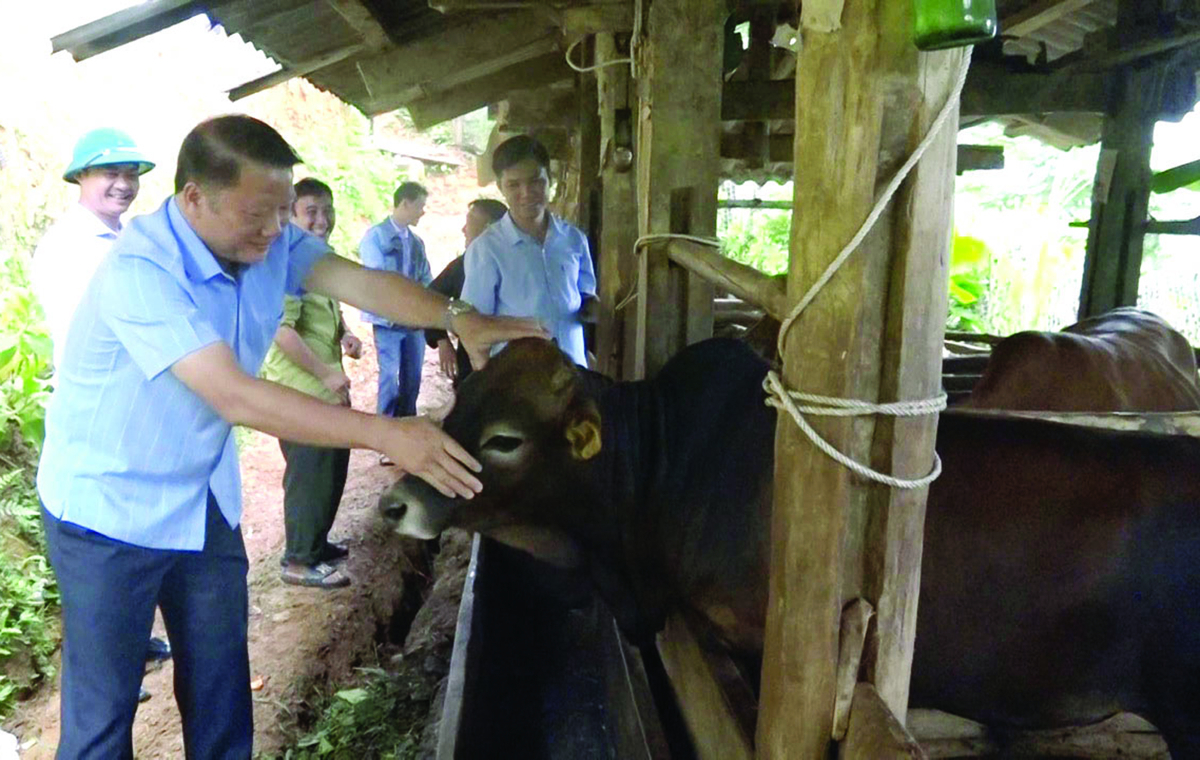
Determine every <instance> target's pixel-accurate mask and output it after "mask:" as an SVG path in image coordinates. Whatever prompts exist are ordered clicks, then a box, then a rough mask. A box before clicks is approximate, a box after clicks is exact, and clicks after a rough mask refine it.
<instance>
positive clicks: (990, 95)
mask: <svg viewBox="0 0 1200 760" xmlns="http://www.w3.org/2000/svg"><path fill="white" fill-rule="evenodd" d="M1111 89H1112V81H1111V75H1110V74H1109V73H1108V72H1098V71H1089V72H1073V73H1070V74H1063V73H1051V74H1035V73H1016V72H1013V71H1010V70H1009V69H1008V68H1007V67H1005V66H1003V65H1002V64H996V63H987V62H982V63H980V64H979V65H977V66H972V67H971V73H970V74H969V75H968V76H967V83H966V86H965V87H964V88H963V95H962V107H961V109H960V110H961V118H963V119H984V118H988V117H992V116H1012V115H1021V114H1044V113H1103V112H1104V110H1105V109H1106V108H1107V107H1108V103H1109V99H1110V92H1111Z"/></svg>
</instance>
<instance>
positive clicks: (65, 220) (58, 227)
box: [32, 127, 154, 367]
mask: <svg viewBox="0 0 1200 760" xmlns="http://www.w3.org/2000/svg"><path fill="white" fill-rule="evenodd" d="M153 168H154V162H153V161H151V160H149V159H148V158H146V156H145V154H143V153H142V151H141V150H140V149H139V148H138V146H137V144H136V143H135V142H134V141H133V138H132V137H130V136H129V135H127V134H126V133H124V132H122V131H121V130H119V129H113V128H111V127H101V128H100V129H93V130H92V131H90V132H88V133H87V134H85V135H84V136H83V137H81V138H79V141H78V142H76V143H75V150H74V152H73V154H72V156H71V163H70V165H69V166H67V170H66V171H65V172H63V179H65V180H66V181H67V182H71V183H73V184H76V185H79V202H78V203H77V204H76V205H74V206H72V207H71V208H70V209H69V210H68V211H67V213H66V214H64V215H63V217H62V218H61V219H59V220H58V221H57V222H56V223H55V224H54V226H52V227H51V228H50V229H49V230H47V231H46V234H45V235H44V236H43V237H42V240H41V242H39V243H38V247H37V250H36V251H35V253H34V256H33V273H32V277H33V290H34V293H35V295H37V298H38V300H39V301H41V303H42V311H44V312H45V314H46V325H47V327H49V329H50V338H51V340H53V342H54V365H55V366H56V367H57V366H58V365H59V364H60V363H61V359H62V352H63V346H64V344H65V343H66V337H67V328H68V327H69V326H70V324H71V317H72V316H73V315H74V313H75V307H76V306H77V305H78V304H79V299H80V298H82V297H83V292H84V290H85V289H86V288H87V285H88V282H90V281H91V279H92V274H93V273H94V272H95V271H96V267H97V266H98V265H99V264H100V261H101V260H102V259H103V258H104V256H105V254H107V253H108V249H109V248H110V247H112V244H113V242H114V241H116V239H117V235H118V234H119V233H120V232H121V216H122V215H123V214H124V213H125V212H126V211H128V210H129V206H130V204H132V203H133V200H134V198H136V197H137V194H138V186H139V183H140V177H141V175H143V174H145V173H146V172H148V171H150V170H151V169H153Z"/></svg>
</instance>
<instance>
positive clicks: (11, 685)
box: [0, 450, 60, 716]
mask: <svg viewBox="0 0 1200 760" xmlns="http://www.w3.org/2000/svg"><path fill="white" fill-rule="evenodd" d="M12 455H13V452H12V451H11V450H10V452H9V456H12ZM7 459H8V457H6V458H5V460H4V461H5V464H6V466H8V464H9V463H8V461H7ZM58 619H59V616H58V587H57V585H56V584H55V581H54V575H53V573H52V572H51V571H50V566H49V562H48V561H47V560H46V545H45V538H44V535H43V533H42V525H41V507H40V506H39V504H38V499H37V494H36V493H35V491H34V487H33V483H32V480H31V478H30V475H29V471H28V470H26V469H25V468H15V469H12V470H9V471H8V472H7V473H5V474H4V475H0V716H3V715H6V714H7V713H8V712H9V711H10V710H11V709H12V707H13V706H14V704H15V702H16V700H17V699H20V698H22V697H24V696H27V695H28V694H29V692H30V691H31V690H32V689H33V688H34V687H35V686H37V685H38V684H39V683H41V682H42V681H45V680H49V679H51V678H52V677H53V675H54V665H53V660H52V657H53V654H54V651H55V650H56V649H57V648H58V642H59V639H60V631H59V629H58V625H59V624H58Z"/></svg>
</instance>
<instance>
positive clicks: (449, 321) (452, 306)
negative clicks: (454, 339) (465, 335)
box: [442, 298, 475, 335]
mask: <svg viewBox="0 0 1200 760" xmlns="http://www.w3.org/2000/svg"><path fill="white" fill-rule="evenodd" d="M473 311H475V307H474V306H472V305H471V304H469V303H467V302H466V301H464V300H462V299H461V298H451V299H450V300H449V301H447V302H446V316H445V317H444V318H443V324H442V327H444V328H445V329H446V332H448V333H454V334H455V335H458V333H457V332H456V331H455V329H454V318H455V317H459V316H462V315H463V314H468V313H470V312H473Z"/></svg>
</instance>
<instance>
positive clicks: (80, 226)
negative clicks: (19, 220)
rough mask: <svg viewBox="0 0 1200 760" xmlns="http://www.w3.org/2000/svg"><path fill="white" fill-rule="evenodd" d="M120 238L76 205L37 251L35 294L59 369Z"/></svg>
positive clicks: (57, 223)
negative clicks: (99, 271)
mask: <svg viewBox="0 0 1200 760" xmlns="http://www.w3.org/2000/svg"><path fill="white" fill-rule="evenodd" d="M117 235H118V233H117V232H114V231H113V230H112V229H111V228H109V226H108V225H107V224H105V223H104V222H102V221H101V220H100V217H98V216H96V215H95V214H93V213H92V212H91V211H88V210H87V209H86V208H84V207H83V206H81V205H79V204H78V203H76V204H74V205H72V206H71V208H70V209H68V210H67V213H65V214H63V216H62V218H61V219H59V220H58V221H57V222H55V223H54V226H52V227H51V228H50V229H49V230H47V231H46V234H45V235H43V236H42V239H41V241H40V242H39V243H38V246H37V249H36V250H35V251H34V254H33V271H32V272H31V279H32V281H33V282H32V284H33V294H34V295H35V296H36V297H37V299H38V301H40V302H41V304H42V311H43V312H45V314H46V326H47V327H48V328H49V330H50V339H51V340H52V341H54V366H55V367H56V368H57V367H59V366H61V365H62V357H63V346H64V345H65V344H66V342H67V328H68V327H70V326H71V318H72V317H73V316H75V308H76V307H77V306H79V301H80V300H81V299H82V298H83V293H84V291H85V290H87V286H88V283H89V282H91V281H92V275H93V274H95V272H96V267H98V266H100V262H101V261H103V260H104V257H105V256H106V255H108V251H109V249H110V248H112V244H113V243H115V242H116V240H117Z"/></svg>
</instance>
